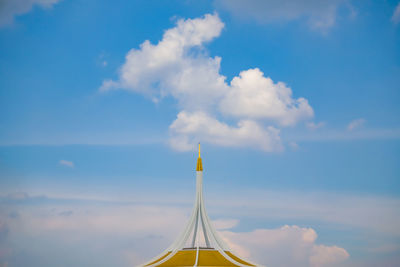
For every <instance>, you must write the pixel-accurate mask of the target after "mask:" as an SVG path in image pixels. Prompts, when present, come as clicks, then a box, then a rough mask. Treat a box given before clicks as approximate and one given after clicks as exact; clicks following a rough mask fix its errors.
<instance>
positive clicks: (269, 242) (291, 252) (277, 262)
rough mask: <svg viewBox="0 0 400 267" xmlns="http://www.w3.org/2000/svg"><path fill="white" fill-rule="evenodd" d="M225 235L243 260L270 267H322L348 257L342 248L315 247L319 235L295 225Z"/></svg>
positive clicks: (228, 232)
mask: <svg viewBox="0 0 400 267" xmlns="http://www.w3.org/2000/svg"><path fill="white" fill-rule="evenodd" d="M222 234H223V236H224V238H225V240H226V241H227V242H228V243H229V244H230V245H231V247H232V248H233V249H234V250H235V251H237V253H239V254H240V255H241V256H243V257H246V258H251V259H254V261H256V262H259V263H262V264H265V265H267V266H276V267H280V266H282V267H284V266H299V267H300V266H312V267H322V266H327V264H337V263H339V262H341V261H344V260H346V259H347V258H348V257H349V254H348V253H347V251H346V250H345V249H343V248H340V247H337V246H325V245H318V244H316V243H315V241H316V239H317V233H316V232H315V231H314V230H313V229H312V228H301V227H299V226H296V225H294V226H288V225H285V226H283V227H281V228H278V229H257V230H254V231H252V232H247V233H246V232H244V233H234V232H230V231H224V232H222Z"/></svg>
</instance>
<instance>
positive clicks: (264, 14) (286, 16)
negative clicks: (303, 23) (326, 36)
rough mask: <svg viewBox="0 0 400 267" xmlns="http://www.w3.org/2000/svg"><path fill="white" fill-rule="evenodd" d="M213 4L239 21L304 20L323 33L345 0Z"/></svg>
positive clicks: (240, 0)
mask: <svg viewBox="0 0 400 267" xmlns="http://www.w3.org/2000/svg"><path fill="white" fill-rule="evenodd" d="M215 2H216V5H217V6H218V7H221V8H223V9H225V10H228V11H229V12H231V13H232V14H233V15H235V16H238V17H241V18H250V19H255V20H257V21H258V22H260V23H272V22H282V21H284V22H285V21H291V20H298V19H302V18H306V19H307V20H308V24H309V25H310V27H311V28H312V29H317V30H322V31H325V30H327V29H329V28H331V27H332V26H334V25H335V21H336V16H337V14H336V13H337V9H338V7H339V6H340V5H342V4H347V6H348V7H349V8H350V10H351V11H352V12H354V11H353V10H352V7H351V6H350V5H349V4H348V1H346V0H329V1H320V0H249V1H243V0H216V1H215Z"/></svg>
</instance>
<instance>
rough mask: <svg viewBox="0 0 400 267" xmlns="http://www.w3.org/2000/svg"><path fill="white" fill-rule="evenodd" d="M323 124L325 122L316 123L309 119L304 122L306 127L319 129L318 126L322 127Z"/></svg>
mask: <svg viewBox="0 0 400 267" xmlns="http://www.w3.org/2000/svg"><path fill="white" fill-rule="evenodd" d="M325 124H326V123H325V122H323V121H321V122H317V123H315V122H313V121H311V122H307V123H306V126H307V128H308V129H311V130H316V129H319V128H322V127H324V126H325Z"/></svg>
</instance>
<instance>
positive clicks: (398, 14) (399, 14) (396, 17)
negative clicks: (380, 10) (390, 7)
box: [392, 3, 400, 24]
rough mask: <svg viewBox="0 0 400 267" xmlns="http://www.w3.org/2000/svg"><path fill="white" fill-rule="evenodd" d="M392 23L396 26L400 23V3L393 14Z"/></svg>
mask: <svg viewBox="0 0 400 267" xmlns="http://www.w3.org/2000/svg"><path fill="white" fill-rule="evenodd" d="M392 22H393V23H394V24H398V23H399V22H400V3H398V4H397V6H396V8H395V10H394V12H393V16H392Z"/></svg>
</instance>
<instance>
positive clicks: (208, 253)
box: [145, 248, 255, 267]
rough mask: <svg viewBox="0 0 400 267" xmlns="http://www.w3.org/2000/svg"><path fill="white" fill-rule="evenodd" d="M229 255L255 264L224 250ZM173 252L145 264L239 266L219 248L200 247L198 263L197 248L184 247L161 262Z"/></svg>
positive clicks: (163, 266)
mask: <svg viewBox="0 0 400 267" xmlns="http://www.w3.org/2000/svg"><path fill="white" fill-rule="evenodd" d="M224 252H225V253H226V254H227V255H228V256H229V257H231V258H232V259H234V260H235V261H237V262H239V263H241V264H243V265H245V266H255V265H253V264H250V263H248V262H246V261H244V260H242V259H240V258H239V257H237V256H235V255H233V254H232V252H230V251H224ZM170 254H171V252H170V251H169V252H167V253H166V254H165V255H163V256H161V257H160V258H159V259H157V260H155V261H153V262H150V263H149V264H147V265H145V266H150V265H151V266H157V267H158V266H159V267H168V266H239V265H236V264H234V263H232V262H231V261H229V260H228V259H226V258H225V257H224V256H223V255H222V254H221V253H220V252H219V251H218V250H215V249H199V251H198V259H197V265H196V254H197V249H195V248H194V249H182V250H180V251H178V252H177V253H176V254H175V255H174V256H173V257H171V258H170V259H168V260H167V261H165V262H162V263H159V262H161V261H162V260H163V259H165V258H166V257H167V256H168V255H170Z"/></svg>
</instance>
